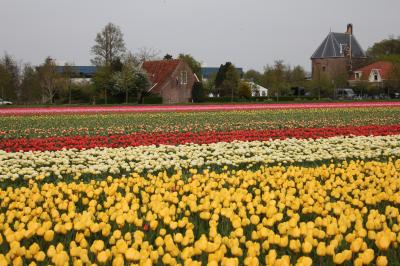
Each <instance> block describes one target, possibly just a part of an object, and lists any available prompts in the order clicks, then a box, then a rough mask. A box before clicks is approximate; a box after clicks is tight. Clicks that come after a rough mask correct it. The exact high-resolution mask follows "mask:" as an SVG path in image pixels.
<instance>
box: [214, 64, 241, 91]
mask: <svg viewBox="0 0 400 266" xmlns="http://www.w3.org/2000/svg"><path fill="white" fill-rule="evenodd" d="M239 81H240V74H239V72H238V71H237V70H236V68H235V66H234V65H233V64H232V63H231V62H226V63H225V65H221V66H220V68H219V70H218V73H217V76H216V77H215V90H216V93H217V94H218V95H219V96H220V97H224V96H231V97H235V96H238V89H239Z"/></svg>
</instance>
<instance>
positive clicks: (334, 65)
mask: <svg viewBox="0 0 400 266" xmlns="http://www.w3.org/2000/svg"><path fill="white" fill-rule="evenodd" d="M311 62H312V78H313V79H319V78H320V77H321V76H325V77H326V78H328V80H335V79H336V78H338V77H339V76H344V77H348V76H349V75H350V74H351V73H352V72H353V69H357V68H359V67H361V66H363V65H365V64H366V62H367V56H366V54H365V52H364V50H363V49H362V47H361V45H360V44H359V43H358V41H357V39H356V38H355V37H354V35H353V25H352V24H348V25H347V30H346V32H345V33H339V32H329V34H328V36H327V37H326V38H325V39H324V41H323V42H322V43H321V45H320V46H319V47H318V48H317V50H315V52H314V54H313V55H312V56H311Z"/></svg>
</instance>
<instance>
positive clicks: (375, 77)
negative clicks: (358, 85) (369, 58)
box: [372, 69, 379, 81]
mask: <svg viewBox="0 0 400 266" xmlns="http://www.w3.org/2000/svg"><path fill="white" fill-rule="evenodd" d="M372 79H373V81H379V72H378V70H376V69H373V70H372Z"/></svg>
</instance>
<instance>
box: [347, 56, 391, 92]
mask: <svg viewBox="0 0 400 266" xmlns="http://www.w3.org/2000/svg"><path fill="white" fill-rule="evenodd" d="M392 69H393V64H392V63H391V62H387V61H377V62H374V63H372V64H369V65H366V66H364V67H361V68H358V69H356V70H354V71H353V73H352V75H351V76H350V78H349V84H350V85H357V84H359V83H361V82H364V83H369V84H373V85H378V86H379V85H381V84H384V82H385V81H387V80H390V75H391V72H392Z"/></svg>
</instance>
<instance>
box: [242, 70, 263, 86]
mask: <svg viewBox="0 0 400 266" xmlns="http://www.w3.org/2000/svg"><path fill="white" fill-rule="evenodd" d="M244 78H245V79H246V80H248V81H253V82H254V83H256V84H260V83H261V80H262V74H261V73H260V72H258V71H257V70H254V69H250V70H248V71H247V72H246V73H244Z"/></svg>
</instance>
